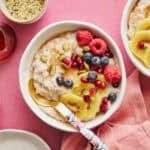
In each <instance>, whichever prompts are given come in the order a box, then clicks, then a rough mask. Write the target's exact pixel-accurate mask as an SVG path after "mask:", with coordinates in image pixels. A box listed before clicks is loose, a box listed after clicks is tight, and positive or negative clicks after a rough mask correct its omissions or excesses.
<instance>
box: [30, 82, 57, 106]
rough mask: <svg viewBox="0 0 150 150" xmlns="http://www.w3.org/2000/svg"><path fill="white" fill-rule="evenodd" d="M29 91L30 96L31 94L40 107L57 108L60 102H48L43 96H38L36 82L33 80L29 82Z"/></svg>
mask: <svg viewBox="0 0 150 150" xmlns="http://www.w3.org/2000/svg"><path fill="white" fill-rule="evenodd" d="M29 91H30V94H31V96H32V98H33V99H34V100H35V102H36V103H37V104H38V105H40V106H44V107H48V106H56V105H57V104H58V103H59V102H56V101H52V100H51V101H50V100H47V99H45V98H44V97H42V96H41V95H39V94H36V92H35V88H34V80H33V79H30V80H29Z"/></svg>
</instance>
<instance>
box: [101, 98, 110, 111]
mask: <svg viewBox="0 0 150 150" xmlns="http://www.w3.org/2000/svg"><path fill="white" fill-rule="evenodd" d="M107 110H108V99H107V97H104V98H103V99H102V104H101V106H100V111H101V112H102V113H106V112H107Z"/></svg>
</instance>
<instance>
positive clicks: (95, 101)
mask: <svg viewBox="0 0 150 150" xmlns="http://www.w3.org/2000/svg"><path fill="white" fill-rule="evenodd" d="M91 99H92V101H91V104H90V107H89V108H88V109H86V110H80V111H79V112H78V113H76V116H77V118H78V119H80V120H81V121H86V120H91V119H93V118H95V116H96V114H97V113H98V112H99V110H100V109H99V108H100V104H101V99H102V95H100V94H96V95H95V96H93V97H91Z"/></svg>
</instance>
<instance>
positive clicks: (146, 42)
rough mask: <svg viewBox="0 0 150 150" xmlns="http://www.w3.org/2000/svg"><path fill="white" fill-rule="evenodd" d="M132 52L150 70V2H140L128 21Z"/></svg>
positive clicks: (147, 0) (144, 0)
mask: <svg viewBox="0 0 150 150" xmlns="http://www.w3.org/2000/svg"><path fill="white" fill-rule="evenodd" d="M128 38H129V45H130V50H131V51H132V53H133V54H134V55H135V56H136V57H137V58H138V59H139V60H140V61H141V62H142V63H143V64H144V65H145V66H146V67H147V68H150V1H149V0H138V1H137V3H136V5H135V6H134V8H133V9H132V11H131V13H130V15H129V20H128Z"/></svg>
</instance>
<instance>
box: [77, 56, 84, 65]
mask: <svg viewBox="0 0 150 150" xmlns="http://www.w3.org/2000/svg"><path fill="white" fill-rule="evenodd" d="M77 63H78V64H79V65H81V64H83V61H82V59H81V58H80V57H77Z"/></svg>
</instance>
